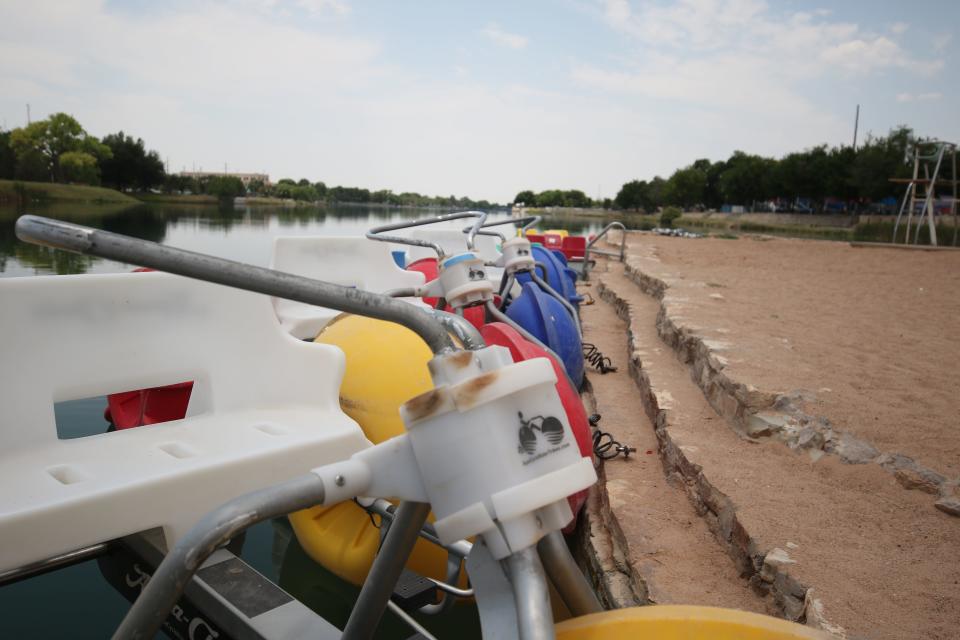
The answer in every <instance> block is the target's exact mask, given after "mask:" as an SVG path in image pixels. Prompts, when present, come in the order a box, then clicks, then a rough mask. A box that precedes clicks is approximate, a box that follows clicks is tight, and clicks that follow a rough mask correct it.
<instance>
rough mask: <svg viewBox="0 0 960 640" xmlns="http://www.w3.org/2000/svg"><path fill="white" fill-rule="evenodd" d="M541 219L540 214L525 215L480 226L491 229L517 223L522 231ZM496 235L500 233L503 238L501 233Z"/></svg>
mask: <svg viewBox="0 0 960 640" xmlns="http://www.w3.org/2000/svg"><path fill="white" fill-rule="evenodd" d="M540 220H541V217H540V216H524V217H522V218H507V219H506V220H494V221H493V222H487V223H484V224H483V226H481V227H480V228H481V229H489V228H490V227H499V226H500V225H504V224H515V225H517V226H518V227H519V228H520V231H526V230H527V229H529V228H530V227H532V226H534V225H535V224H537V223H539V222H540ZM521 224H523V226H522V227H521V226H520V225H521ZM466 231H467V230H466V229H464V233H466ZM494 233H495V232H494ZM485 235H491V234H485ZM496 235H499V236H500V237H501V238H503V236H502V235H500V234H499V233H498V234H496Z"/></svg>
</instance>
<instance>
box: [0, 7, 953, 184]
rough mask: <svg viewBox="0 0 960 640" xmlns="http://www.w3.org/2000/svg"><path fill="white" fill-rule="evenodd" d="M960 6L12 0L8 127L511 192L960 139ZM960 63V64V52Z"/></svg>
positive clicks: (0, 35)
mask: <svg viewBox="0 0 960 640" xmlns="http://www.w3.org/2000/svg"><path fill="white" fill-rule="evenodd" d="M957 25H960V0H913V1H912V2H901V1H899V0H861V1H860V2H853V1H849V0H813V1H805V0H780V1H775V0H768V1H764V0H679V1H676V2H662V1H656V0H654V1H650V2H640V1H637V0H634V1H630V0H603V1H593V0H554V1H552V2H545V1H543V2H541V1H536V0H529V1H524V2H509V1H494V0H491V1H488V2H470V3H468V2H454V1H447V2H443V1H435V2H392V1H388V0H383V1H374V0H370V1H367V2H361V1H360V0H232V1H223V2H211V1H208V0H191V1H180V0H172V1H168V2H164V3H159V2H153V1H150V0H126V1H123V0H61V1H45V0H33V1H30V2H25V1H14V0H0V126H3V127H5V128H6V129H12V128H15V127H18V126H22V125H23V124H25V122H26V117H27V114H26V108H27V107H26V105H27V104H28V103H29V105H30V109H31V115H32V118H33V119H40V118H44V117H46V116H47V115H49V114H51V113H56V112H60V111H63V112H67V113H69V114H71V115H73V116H74V117H76V118H77V119H78V120H79V121H80V122H81V124H82V125H83V126H84V127H85V128H86V130H87V131H88V132H90V133H92V134H94V135H96V136H98V137H100V136H104V135H106V134H108V133H113V132H116V131H119V130H123V131H124V132H126V133H128V134H130V135H133V136H134V137H140V138H143V139H144V141H145V142H146V144H147V147H148V148H151V149H156V150H157V151H158V152H159V153H160V155H161V157H162V158H163V159H164V161H165V162H167V163H168V170H169V171H171V172H176V171H180V170H182V169H187V170H191V169H194V168H196V169H198V170H199V169H201V168H202V169H203V170H207V171H222V170H223V169H224V167H225V166H226V167H227V169H228V170H229V171H245V172H246V171H249V172H254V171H256V172H266V173H269V174H270V177H271V179H273V180H277V179H279V178H282V177H291V178H294V179H299V178H307V179H309V180H311V181H318V180H322V181H323V182H325V183H326V184H328V185H337V184H339V185H349V186H359V187H366V188H369V189H391V190H393V191H396V192H401V191H417V192H420V193H425V194H430V195H451V194H455V195H457V196H469V197H471V198H474V199H488V200H492V201H498V202H506V201H509V200H512V199H513V197H514V195H515V194H516V193H517V192H518V191H521V190H524V189H533V190H534V191H540V190H544V189H550V188H559V189H581V190H583V191H584V192H586V193H587V194H588V195H589V196H591V197H613V196H614V195H616V192H617V191H618V189H619V188H620V185H622V184H623V183H624V182H627V181H629V180H633V179H650V178H652V177H653V176H654V175H658V174H659V175H662V176H664V177H667V176H669V174H670V173H672V172H673V170H675V169H676V168H678V167H682V166H685V165H688V164H690V163H691V162H693V161H694V160H696V159H698V158H710V159H711V160H720V159H724V158H726V157H728V156H729V155H730V154H731V153H732V152H733V151H734V150H737V149H740V150H743V151H747V152H749V153H758V154H763V155H770V156H775V157H779V156H782V155H783V154H786V153H788V152H790V151H796V150H800V149H804V148H808V147H811V146H814V145H817V144H830V145H840V144H850V143H851V141H852V137H853V121H854V111H855V108H856V105H857V104H860V105H861V107H860V108H861V115H860V140H861V141H862V140H863V138H864V136H865V135H867V134H868V133H871V132H872V133H873V134H877V135H884V134H886V133H887V131H888V130H889V129H890V128H891V127H894V126H897V125H899V124H907V125H910V126H911V127H913V128H914V129H915V130H916V132H917V133H919V134H921V135H924V136H931V137H937V138H940V139H944V140H950V141H955V142H960V118H958V116H960V55H958V52H960V37H958V34H957V33H956V32H957V28H958V27H957ZM951 62H952V64H951Z"/></svg>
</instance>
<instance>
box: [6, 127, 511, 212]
mask: <svg viewBox="0 0 960 640" xmlns="http://www.w3.org/2000/svg"><path fill="white" fill-rule="evenodd" d="M0 179H7V180H28V181H34V182H61V183H72V184H89V185H104V186H107V187H111V188H114V189H118V190H121V191H139V192H146V191H152V190H156V191H162V192H164V193H173V194H203V195H212V196H215V197H218V198H220V199H222V200H229V199H232V198H234V197H237V196H263V197H276V198H283V199H292V200H298V201H304V202H349V203H361V204H376V205H388V206H415V207H463V208H473V209H492V208H496V207H497V206H498V205H497V204H496V203H492V202H489V201H487V200H471V199H470V198H464V197H460V198H458V197H457V196H453V195H451V196H427V195H422V194H419V193H415V192H404V193H399V194H397V193H393V192H392V191H390V190H378V191H371V190H369V189H363V188H359V187H343V186H335V187H329V188H328V187H327V186H326V185H325V184H324V183H323V182H311V181H309V180H307V179H305V178H304V179H300V180H297V181H294V180H292V179H289V178H283V179H281V180H279V181H278V182H277V183H276V184H266V183H264V182H263V181H256V180H255V181H252V182H250V183H249V184H248V185H244V183H243V182H242V181H241V180H240V179H239V178H237V177H235V176H230V175H216V174H212V175H206V176H200V177H195V176H183V175H179V174H168V173H167V172H166V171H165V168H164V165H163V162H162V161H161V159H160V154H159V153H157V152H156V151H153V150H148V149H147V148H146V145H145V144H144V142H143V140H142V139H141V138H136V139H134V138H133V137H131V136H129V135H127V134H125V133H124V132H123V131H120V132H118V133H112V134H109V135H107V136H104V137H103V138H102V139H97V138H96V137H94V136H92V135H90V134H88V133H87V132H86V131H85V130H84V128H83V127H82V126H81V125H80V123H79V122H78V121H77V120H76V119H75V118H74V117H73V116H71V115H68V114H66V113H55V114H53V115H52V116H50V117H49V118H47V119H45V120H38V121H36V122H32V123H30V124H28V125H27V126H26V127H20V128H17V129H13V130H11V131H3V130H0Z"/></svg>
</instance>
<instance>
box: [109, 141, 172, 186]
mask: <svg viewBox="0 0 960 640" xmlns="http://www.w3.org/2000/svg"><path fill="white" fill-rule="evenodd" d="M103 144H104V145H106V146H107V147H109V149H110V153H111V155H110V157H109V158H105V159H103V160H102V161H101V162H100V172H101V178H102V180H103V183H104V184H106V185H109V186H111V187H114V188H116V189H130V188H133V189H138V190H140V191H146V190H148V189H151V188H153V187H156V186H159V185H162V184H163V183H164V180H165V178H166V174H165V172H164V169H163V161H162V160H160V154H158V153H157V152H156V151H147V150H146V147H145V145H144V143H143V140H142V139H140V138H137V139H136V140H134V139H133V138H132V137H130V136H128V135H125V134H124V133H123V131H120V132H118V133H111V134H109V135H107V136H105V137H104V138H103Z"/></svg>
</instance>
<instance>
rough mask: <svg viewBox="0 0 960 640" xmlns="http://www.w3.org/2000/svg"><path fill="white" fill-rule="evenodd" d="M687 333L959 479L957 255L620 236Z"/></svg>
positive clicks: (884, 446) (811, 408)
mask: <svg viewBox="0 0 960 640" xmlns="http://www.w3.org/2000/svg"><path fill="white" fill-rule="evenodd" d="M630 247H631V254H632V256H631V257H632V260H634V261H635V264H636V265H637V266H638V267H639V268H641V269H643V270H645V271H647V272H649V273H651V274H654V275H657V276H659V277H661V278H666V279H667V280H668V281H669V282H670V294H669V295H671V296H672V298H673V299H674V300H675V305H676V308H677V310H678V313H679V314H680V315H682V316H683V317H684V320H685V322H686V323H687V324H689V325H691V326H693V327H702V333H703V335H705V336H706V337H708V338H710V339H712V340H716V341H722V342H725V343H730V344H731V345H732V347H731V349H730V350H729V353H728V354H725V355H726V356H727V359H728V363H727V365H726V368H727V372H728V374H729V375H731V376H732V377H735V378H736V379H738V380H740V381H742V382H744V383H748V384H753V385H754V386H756V387H758V388H761V389H765V390H769V391H772V392H781V393H790V392H794V391H799V395H800V396H802V397H801V399H800V400H801V405H802V406H803V408H804V409H805V411H807V412H808V413H810V414H814V415H817V416H825V417H826V418H827V419H828V420H830V422H831V423H833V424H834V425H836V426H837V427H838V428H840V429H843V430H846V431H849V432H850V433H852V434H855V435H856V436H858V437H859V438H862V439H863V440H865V441H867V442H869V443H870V444H872V445H873V446H874V447H876V448H877V449H878V450H879V451H881V452H887V453H891V454H896V453H899V454H904V455H906V456H909V457H911V458H914V459H915V460H917V461H918V462H919V463H921V464H923V465H925V466H926V467H929V468H930V469H932V470H933V471H936V472H939V473H940V474H942V475H944V476H945V477H947V478H948V479H949V478H956V477H958V476H960V437H958V436H957V431H956V430H957V427H958V421H957V415H958V409H960V391H958V388H957V385H958V381H960V378H958V376H960V251H958V252H947V251H945V252H919V251H898V250H895V249H857V248H852V247H850V246H849V245H847V244H846V243H839V242H823V241H813V240H789V239H780V238H778V239H770V240H760V239H756V238H747V237H744V238H740V239H739V240H724V239H713V238H704V239H699V240H684V239H678V238H664V237H660V236H654V235H643V236H634V235H631V236H630Z"/></svg>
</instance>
